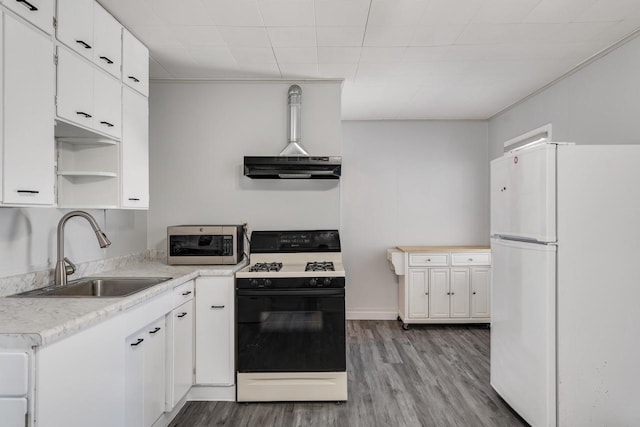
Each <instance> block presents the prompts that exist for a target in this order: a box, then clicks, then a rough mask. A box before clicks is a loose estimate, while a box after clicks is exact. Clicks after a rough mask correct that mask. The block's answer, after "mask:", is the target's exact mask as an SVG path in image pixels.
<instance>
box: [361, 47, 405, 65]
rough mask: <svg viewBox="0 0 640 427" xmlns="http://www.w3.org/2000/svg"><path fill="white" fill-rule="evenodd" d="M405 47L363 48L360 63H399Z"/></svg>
mask: <svg viewBox="0 0 640 427" xmlns="http://www.w3.org/2000/svg"><path fill="white" fill-rule="evenodd" d="M406 49H407V48H405V47H363V48H362V53H361V54H360V62H361V63H362V62H399V61H401V60H402V58H403V56H404V52H405V50H406Z"/></svg>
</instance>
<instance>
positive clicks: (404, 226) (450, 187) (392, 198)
mask: <svg viewBox="0 0 640 427" xmlns="http://www.w3.org/2000/svg"><path fill="white" fill-rule="evenodd" d="M342 130H343V137H342V138H343V143H342V156H343V165H344V167H343V179H342V184H341V185H342V204H341V216H342V220H341V231H342V241H343V248H344V252H343V258H344V263H345V268H346V270H347V273H348V285H347V309H348V312H349V313H348V315H349V316H350V317H351V318H369V319H371V318H391V319H395V317H396V316H397V277H396V276H395V275H394V273H393V272H392V271H391V270H390V268H389V265H388V263H387V261H386V249H387V248H392V247H394V246H398V245H464V244H472V245H480V244H488V243H489V165H488V143H487V123H486V122H484V121H345V122H343V125H342Z"/></svg>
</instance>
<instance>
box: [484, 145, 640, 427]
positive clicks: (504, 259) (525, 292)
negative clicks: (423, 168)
mask: <svg viewBox="0 0 640 427" xmlns="http://www.w3.org/2000/svg"><path fill="white" fill-rule="evenodd" d="M490 185H491V235H492V238H491V248H492V262H493V267H492V268H493V282H492V297H491V304H492V313H491V318H492V321H491V385H492V386H493V388H494V389H495V390H496V391H497V392H498V393H499V394H500V396H502V398H503V399H504V400H505V401H506V402H507V403H508V404H509V405H510V406H511V407H512V408H513V409H514V410H515V411H516V412H517V413H518V414H520V416H521V417H522V418H523V419H524V420H525V421H527V422H528V423H529V424H531V425H532V426H534V427H537V426H545V427H546V426H561V427H565V426H580V427H587V426H616V427H621V426H640V145H609V146H602V145H597V146H596V145H582V146H581V145H574V144H555V143H543V144H538V145H535V146H532V147H528V148H523V149H521V150H517V151H513V152H509V153H505V155H504V156H502V157H500V158H498V159H496V160H494V161H492V162H491V184H490Z"/></svg>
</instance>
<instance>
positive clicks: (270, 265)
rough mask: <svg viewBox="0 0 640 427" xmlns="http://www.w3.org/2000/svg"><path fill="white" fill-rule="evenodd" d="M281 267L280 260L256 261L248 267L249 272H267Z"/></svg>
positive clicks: (278, 269)
mask: <svg viewBox="0 0 640 427" xmlns="http://www.w3.org/2000/svg"><path fill="white" fill-rule="evenodd" d="M281 268H282V263H281V262H258V263H256V264H253V265H252V266H251V267H249V271H250V272H261V273H262V272H269V271H280V269H281Z"/></svg>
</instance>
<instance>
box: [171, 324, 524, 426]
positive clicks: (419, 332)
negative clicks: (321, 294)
mask: <svg viewBox="0 0 640 427" xmlns="http://www.w3.org/2000/svg"><path fill="white" fill-rule="evenodd" d="M489 333H490V332H489V329H487V328H485V327H481V326H464V325H456V326H448V325H446V326H442V325H428V326H411V328H410V329H409V330H408V331H403V330H402V329H401V327H400V323H399V322H395V321H372V320H357V321H356V320H354V321H348V322H347V371H348V380H349V401H348V402H346V403H344V404H342V405H336V404H335V403H333V402H326V403H319V402H307V403H251V404H237V403H234V402H188V403H187V404H186V405H185V406H184V408H182V410H181V411H180V413H179V414H178V415H177V416H176V418H175V419H174V420H173V421H172V422H171V424H170V427H205V426H207V427H208V426H234V427H235V426H247V427H253V426H261V427H262V426H264V427H266V426H305V427H314V426H319V427H320V426H322V427H329V426H335V427H342V426H345V427H346V426H348V427H377V426H396V427H403V426H407V427H408V426H424V427H448V426H451V427H471V426H473V427H481V426H486V427H516V426H526V425H527V424H526V423H525V422H524V421H522V420H521V419H520V418H519V417H518V416H517V415H515V414H514V413H513V412H512V411H511V410H510V409H509V407H508V406H507V405H506V404H505V403H504V402H503V401H502V399H500V397H499V396H498V395H497V394H496V393H495V392H494V391H493V389H492V388H491V386H490V385H489Z"/></svg>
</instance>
